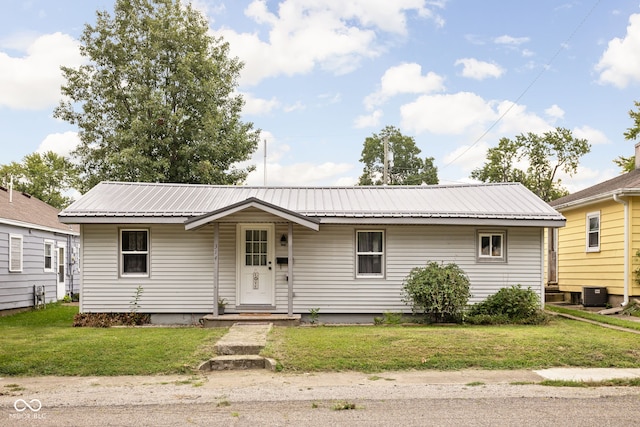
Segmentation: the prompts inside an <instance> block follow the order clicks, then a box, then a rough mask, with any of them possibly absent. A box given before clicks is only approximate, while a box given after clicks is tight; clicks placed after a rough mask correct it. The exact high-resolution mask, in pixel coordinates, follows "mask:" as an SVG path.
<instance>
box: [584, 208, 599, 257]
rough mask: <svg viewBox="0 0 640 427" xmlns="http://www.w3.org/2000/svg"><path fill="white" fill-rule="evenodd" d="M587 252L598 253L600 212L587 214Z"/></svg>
mask: <svg viewBox="0 0 640 427" xmlns="http://www.w3.org/2000/svg"><path fill="white" fill-rule="evenodd" d="M587 252H600V212H590V213H588V214H587Z"/></svg>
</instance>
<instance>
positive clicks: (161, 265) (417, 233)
mask: <svg viewBox="0 0 640 427" xmlns="http://www.w3.org/2000/svg"><path fill="white" fill-rule="evenodd" d="M250 216H251V219H252V220H253V221H256V222H269V221H275V236H282V235H283V234H285V235H286V234H287V233H288V231H287V229H288V224H287V223H286V222H282V221H280V220H278V219H277V218H275V217H273V216H271V215H265V214H262V215H258V214H257V212H251V214H250ZM246 217H247V215H235V214H234V215H232V216H230V217H228V218H227V222H225V223H221V224H220V227H219V229H220V236H219V245H220V246H219V285H220V289H219V295H220V297H221V298H225V299H226V300H227V301H228V305H227V307H226V310H227V311H228V312H230V313H233V312H237V310H236V298H235V292H236V226H237V225H236V224H235V223H233V222H231V221H232V220H238V219H243V220H244V219H246ZM138 227H139V225H138ZM130 228H136V225H135V224H131V225H130ZM361 230H365V228H363V227H362V226H357V225H322V226H321V227H320V231H317V232H316V231H313V230H310V229H307V228H304V227H302V226H299V225H294V226H293V236H292V238H291V239H290V240H289V241H288V245H292V249H293V260H292V262H293V264H292V268H293V277H292V278H290V279H292V280H293V292H294V297H293V305H294V312H295V313H300V314H307V313H308V312H309V310H310V309H312V308H320V313H327V314H330V313H355V314H357V313H361V314H364V313H382V312H384V311H400V310H402V311H405V312H410V311H411V309H410V307H408V306H407V305H405V304H404V303H403V302H402V295H401V291H402V281H403V280H404V278H405V277H406V276H407V274H409V272H410V271H411V269H412V268H414V267H419V266H424V265H426V263H428V262H429V261H436V262H444V263H450V262H455V263H456V264H458V265H459V266H460V267H461V268H462V269H463V270H464V271H465V272H466V273H467V275H468V276H469V279H470V281H471V293H472V298H471V300H470V302H471V303H475V302H479V301H481V300H483V299H484V298H486V297H487V296H489V295H491V294H494V293H496V292H497V291H498V290H499V289H500V288H502V287H506V286H512V285H516V284H521V285H522V286H523V287H525V288H526V287H531V288H532V289H533V290H534V291H535V292H536V293H537V294H538V295H541V294H542V280H543V277H542V254H543V251H542V233H541V229H540V228H537V227H513V228H509V227H508V228H505V229H504V232H505V233H506V234H508V241H507V240H505V241H504V244H505V245H506V246H508V247H507V248H505V256H506V258H507V260H508V263H507V262H505V263H478V262H477V249H476V246H477V238H478V229H477V227H473V226H436V225H434V226H423V225H394V226H385V227H384V260H385V267H384V273H385V276H384V277H356V239H355V237H354V236H355V235H356V231H361ZM149 236H150V247H151V248H152V251H153V257H152V258H151V263H150V271H149V272H150V276H149V277H145V278H130V277H118V256H119V252H118V251H119V249H118V227H117V226H115V225H107V224H85V225H83V257H84V258H83V261H84V263H83V269H82V290H81V295H82V305H81V310H82V311H83V312H101V311H107V312H127V311H129V310H130V301H131V300H132V298H133V295H134V292H135V290H136V288H137V286H142V288H143V294H142V296H141V298H140V311H141V312H145V313H212V312H213V303H214V302H213V265H214V263H213V227H203V228H201V229H199V230H195V231H185V230H184V226H183V225H181V224H175V225H162V224H157V225H156V224H154V225H150V226H149ZM275 249H276V253H275V257H287V251H288V246H280V245H279V244H277V245H276V246H275ZM274 261H275V259H274ZM274 270H275V287H276V289H275V294H276V309H275V310H273V311H272V312H274V313H286V312H287V302H288V292H287V285H288V283H287V275H288V265H286V264H274ZM196 322H197V319H196Z"/></svg>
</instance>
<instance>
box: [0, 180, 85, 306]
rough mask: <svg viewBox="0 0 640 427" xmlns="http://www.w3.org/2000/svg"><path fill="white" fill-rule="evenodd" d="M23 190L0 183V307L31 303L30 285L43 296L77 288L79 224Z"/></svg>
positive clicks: (57, 296)
mask: <svg viewBox="0 0 640 427" xmlns="http://www.w3.org/2000/svg"><path fill="white" fill-rule="evenodd" d="M58 213H59V210H58V209H56V208H54V207H53V206H50V205H48V204H46V203H45V202H43V201H41V200H39V199H36V198H35V197H31V196H30V195H28V194H26V193H22V192H19V191H13V190H12V189H10V188H5V187H0V313H2V312H5V313H6V312H11V311H12V310H16V309H24V308H28V307H33V306H34V300H35V299H34V285H36V286H44V291H45V293H44V297H45V300H46V302H51V301H56V300H59V299H62V298H63V297H64V296H65V295H66V294H68V293H70V292H71V291H72V290H73V292H76V293H77V292H78V284H79V283H78V282H79V275H78V264H77V263H76V260H77V254H78V252H79V247H78V245H79V241H80V239H79V235H80V233H79V227H78V226H70V225H68V224H63V223H61V222H60V221H59V220H58Z"/></svg>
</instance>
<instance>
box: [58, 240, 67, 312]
mask: <svg viewBox="0 0 640 427" xmlns="http://www.w3.org/2000/svg"><path fill="white" fill-rule="evenodd" d="M65 249H66V244H65V243H60V242H58V256H57V258H58V265H57V270H56V271H57V277H58V278H57V280H58V287H57V291H56V297H57V299H59V300H60V299H62V298H64V295H65V293H66V291H67V289H66V282H65V277H66V276H67V270H66V260H67V259H66V256H65V255H66V253H65V252H66V251H65Z"/></svg>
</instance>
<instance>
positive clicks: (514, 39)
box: [493, 34, 529, 46]
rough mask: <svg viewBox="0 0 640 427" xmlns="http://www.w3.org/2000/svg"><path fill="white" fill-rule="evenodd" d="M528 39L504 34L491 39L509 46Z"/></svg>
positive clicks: (519, 43) (525, 41) (517, 44)
mask: <svg viewBox="0 0 640 427" xmlns="http://www.w3.org/2000/svg"><path fill="white" fill-rule="evenodd" d="M528 41H529V37H512V36H508V35H506V34H505V35H503V36H499V37H496V38H495V39H493V42H494V43H496V44H505V45H509V46H519V45H521V44H523V43H527V42H528Z"/></svg>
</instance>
